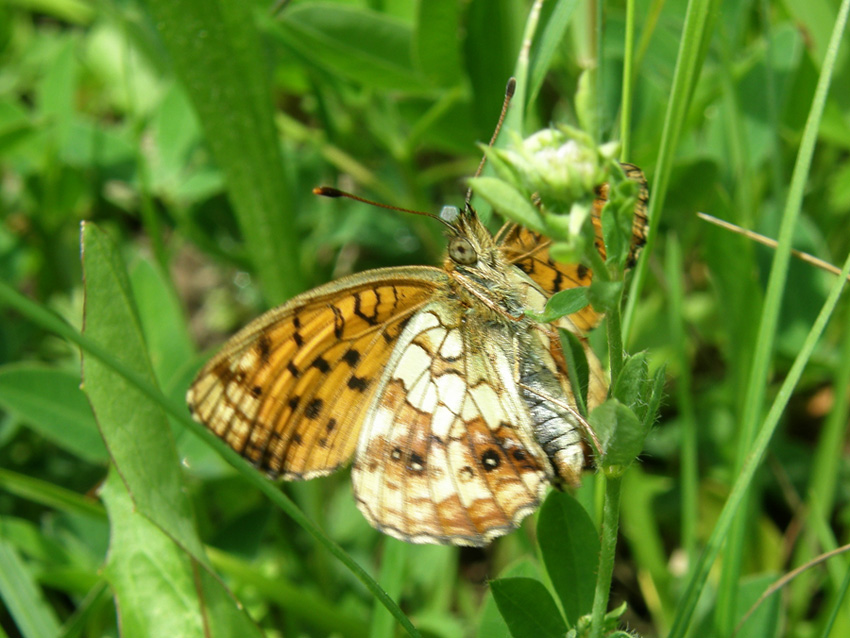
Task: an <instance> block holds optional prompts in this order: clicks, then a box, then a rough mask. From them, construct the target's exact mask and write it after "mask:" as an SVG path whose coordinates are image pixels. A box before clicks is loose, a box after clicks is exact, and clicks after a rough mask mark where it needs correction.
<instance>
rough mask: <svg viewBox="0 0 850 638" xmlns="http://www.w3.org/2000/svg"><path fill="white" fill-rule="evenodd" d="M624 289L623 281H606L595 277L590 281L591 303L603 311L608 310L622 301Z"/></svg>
mask: <svg viewBox="0 0 850 638" xmlns="http://www.w3.org/2000/svg"><path fill="white" fill-rule="evenodd" d="M622 291H623V282H622V281H604V280H603V279H602V278H601V277H594V278H593V281H592V282H591V283H590V303H591V304H593V307H594V308H597V309H599V310H600V311H602V312H608V310H609V309H612V308H615V307H616V306H617V304H618V303H619V302H620V296H621V294H622Z"/></svg>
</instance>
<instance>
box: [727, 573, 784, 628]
mask: <svg viewBox="0 0 850 638" xmlns="http://www.w3.org/2000/svg"><path fill="white" fill-rule="evenodd" d="M777 578H778V576H777V575H776V574H759V575H758V576H751V577H748V578H746V579H744V580H743V581H741V583H740V584H739V585H738V599H737V600H738V604H737V606H736V609H737V610H738V613H739V614H740V615H741V618H742V619H743V615H744V614H745V613H747V612H748V611H749V610H750V608H751V607H752V606H753V605H754V604H755V603H756V602H757V601H758V600H759V598H761V596H762V594H764V592H765V590H767V588H768V587H771V586H772V585H773V584H774V583H775V582H776V579H777ZM784 607H785V605H783V604H782V594H781V593H780V592H774V593H773V594H772V595H771V596H770V597H768V598H766V599H765V600H763V601H762V602H761V604H760V605H759V607H758V608H757V609H756V610H755V611H754V612H753V614H752V615H751V616H750V617H749V618H747V620H746V622H744V624H743V625H741V628H740V629H739V630H738V635H739V636H759V637H763V638H775V637H776V636H779V635H780V632H779V629H780V627H782V626H783V618H784V613H783V611H784Z"/></svg>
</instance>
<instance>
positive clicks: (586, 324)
mask: <svg viewBox="0 0 850 638" xmlns="http://www.w3.org/2000/svg"><path fill="white" fill-rule="evenodd" d="M622 167H623V170H624V171H625V173H626V176H627V177H628V178H629V179H632V180H634V181H635V182H637V184H638V189H639V190H638V200H637V203H636V205H635V214H634V222H633V224H632V248H631V253H630V256H629V261H630V262H633V261H634V260H635V259H637V255H638V253H639V251H640V248H641V247H642V246H643V244H644V243H645V241H646V206H647V201H648V199H649V190H648V188H647V184H646V177H644V175H643V172H642V171H641V170H640V169H639V168H638V167H637V166H634V165H633V164H622ZM607 201H608V184H603V185H602V186H600V187H599V190H598V192H597V198H596V200H595V201H594V202H593V212H592V215H593V225H594V229H595V231H596V247H597V248H598V249H599V252H600V253H601V254H602V257H603V259H604V257H605V244H604V242H603V238H602V222H601V214H602V208H603V207H604V206H605V203H606V202H607ZM499 241H500V242H501V248H502V251H503V253H504V254H505V256H506V257H507V258H508V260H509V261H511V263H513V265H514V266H516V267H517V268H519V269H520V270H522V271H523V272H524V273H525V274H527V275H528V276H529V277H530V278H531V279H533V280H534V281H535V282H537V284H539V285H540V287H541V288H542V289H543V290H545V291H546V292H547V293H548V294H549V295H550V296H551V295H554V294H555V293H556V292H560V291H561V290H566V289H567V288H577V287H580V286H589V285H590V282H591V278H592V273H591V272H590V270H589V269H588V268H587V267H586V266H584V265H582V264H565V263H561V262H559V261H555V260H554V259H552V258H551V257H550V256H549V246H550V244H551V243H552V242H551V240H550V239H549V238H548V237H545V236H543V235H541V234H540V233H536V232H534V231H531V230H528V229H527V228H525V227H522V226H518V225H516V224H510V225H508V226H506V227H505V228H504V229H503V230H502V231H501V232H500V233H499ZM569 318H570V320H571V321H572V323H573V324H574V325H575V326H576V328H578V330H579V331H580V332H588V331H589V330H591V329H593V328H595V327H596V326H597V325H598V323H599V322H600V321H601V319H602V316H601V315H600V314H599V313H598V312H596V311H595V310H593V308H592V307H590V306H587V307H585V308H583V309H582V310H580V311H579V312H577V313H574V314H572V315H570V316H569Z"/></svg>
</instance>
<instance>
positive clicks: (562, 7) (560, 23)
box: [526, 0, 578, 104]
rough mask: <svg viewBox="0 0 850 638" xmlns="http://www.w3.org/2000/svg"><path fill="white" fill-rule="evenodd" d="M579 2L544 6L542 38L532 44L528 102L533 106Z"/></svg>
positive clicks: (559, 1)
mask: <svg viewBox="0 0 850 638" xmlns="http://www.w3.org/2000/svg"><path fill="white" fill-rule="evenodd" d="M577 5H578V0H557V1H556V2H547V3H545V4H544V5H543V10H542V12H541V16H540V24H541V27H540V28H539V31H540V36H539V37H536V38H534V41H533V42H532V44H531V54H530V67H531V70H530V72H529V74H528V77H529V87H528V93H527V94H526V101H527V102H528V103H529V104H532V103H533V102H534V101H535V100H536V99H537V94H538V93H539V92H540V87H541V86H543V81H544V80H545V79H546V74H547V73H548V72H549V67H550V66H551V63H552V59H553V58H554V57H555V53H556V52H557V51H558V48H559V47H560V46H561V44H562V43H563V40H564V34H565V32H566V30H567V27H568V26H569V24H570V19H571V18H572V15H573V12H574V11H575V8H576V6H577Z"/></svg>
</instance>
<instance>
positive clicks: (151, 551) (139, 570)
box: [102, 472, 261, 638]
mask: <svg viewBox="0 0 850 638" xmlns="http://www.w3.org/2000/svg"><path fill="white" fill-rule="evenodd" d="M102 496H103V500H104V502H105V503H106V508H107V511H108V512H109V521H110V526H111V529H112V533H111V541H110V548H109V559H108V561H107V565H106V570H105V574H106V577H107V578H108V580H109V582H110V584H111V585H112V588H113V590H114V592H115V598H116V601H117V605H116V606H117V610H118V616H119V622H120V626H121V635H122V636H123V637H124V638H134V637H136V636H138V637H139V638H146V637H148V636H185V637H186V638H191V637H193V636H197V637H198V638H207V637H208V636H220V637H222V638H226V637H229V636H260V635H261V633H260V631H259V630H258V629H257V627H256V626H254V625H253V624H252V623H251V622H250V621H248V620H247V618H246V617H245V616H244V615H243V614H242V613H241V612H239V611H238V610H237V608H236V606H235V605H234V603H233V601H232V600H228V599H227V597H226V594H224V588H223V586H222V585H221V583H220V582H218V581H216V580H215V579H214V578H213V577H212V576H211V575H210V574H209V573H207V571H206V570H205V569H204V568H203V567H201V566H199V565H198V564H197V563H196V562H195V561H194V559H193V558H192V557H191V556H190V555H189V554H187V553H186V552H184V551H183V550H182V549H181V548H180V547H179V546H178V545H177V544H176V543H174V542H173V541H172V540H171V539H170V538H169V537H168V536H166V535H165V534H163V533H162V531H161V530H160V529H159V528H158V527H157V526H156V525H154V524H153V523H151V521H150V520H149V519H148V518H147V517H145V516H143V515H142V514H141V513H139V512H138V511H136V509H135V507H134V505H133V501H132V500H131V499H130V497H129V494H128V493H127V491H126V489H125V487H124V484H123V483H122V482H121V479H120V478H119V476H118V474H117V473H115V472H112V473H111V474H110V476H109V479H108V480H107V482H106V483H105V484H104V486H103V489H102ZM223 596H224V598H223ZM223 602H226V603H228V604H226V605H222V603H223Z"/></svg>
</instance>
